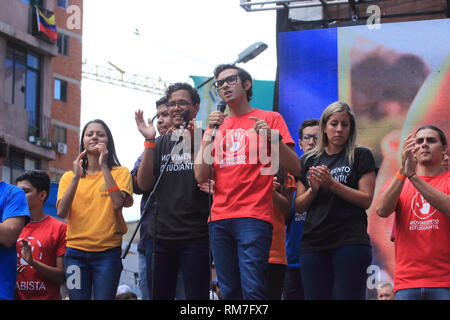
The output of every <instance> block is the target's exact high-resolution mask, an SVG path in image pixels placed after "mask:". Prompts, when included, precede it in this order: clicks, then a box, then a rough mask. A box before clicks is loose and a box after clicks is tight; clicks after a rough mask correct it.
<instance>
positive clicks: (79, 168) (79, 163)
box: [73, 149, 87, 178]
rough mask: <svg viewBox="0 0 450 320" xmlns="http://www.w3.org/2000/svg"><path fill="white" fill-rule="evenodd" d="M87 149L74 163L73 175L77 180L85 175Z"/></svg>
mask: <svg viewBox="0 0 450 320" xmlns="http://www.w3.org/2000/svg"><path fill="white" fill-rule="evenodd" d="M86 152H87V151H86V149H85V150H83V151H82V152H81V153H80V154H79V155H78V157H77V158H76V159H75V161H74V162H73V175H74V176H75V177H77V178H79V177H81V175H82V174H83V157H84V156H85V155H86Z"/></svg>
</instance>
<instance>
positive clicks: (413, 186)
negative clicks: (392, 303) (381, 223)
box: [377, 125, 450, 300]
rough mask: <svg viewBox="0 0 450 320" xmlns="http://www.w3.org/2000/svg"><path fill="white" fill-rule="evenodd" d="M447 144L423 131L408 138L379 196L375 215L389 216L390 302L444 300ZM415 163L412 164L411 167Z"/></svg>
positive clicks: (449, 265) (449, 262) (448, 284)
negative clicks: (396, 168)
mask: <svg viewBox="0 0 450 320" xmlns="http://www.w3.org/2000/svg"><path fill="white" fill-rule="evenodd" d="M446 153H447V139H446V137H445V134H444V133H443V132H442V130H440V129H439V128H437V127H435V126H432V125H426V126H423V127H420V128H419V129H418V130H417V131H416V133H415V135H414V136H413V135H411V134H410V135H409V136H408V137H407V138H406V139H405V142H404V145H403V148H402V158H401V160H402V163H401V167H400V169H399V171H398V172H397V173H396V175H395V179H393V180H392V182H391V184H390V185H389V186H388V187H387V188H386V189H385V190H384V192H383V193H382V195H381V196H380V200H379V203H378V206H377V214H378V215H379V216H380V217H383V218H385V217H388V216H390V215H391V213H392V212H394V211H395V242H394V244H395V260H396V270H395V276H394V289H395V299H396V300H419V299H429V300H438V299H444V300H448V299H450V272H449V270H450V172H449V171H447V170H446V169H445V168H444V166H443V161H442V160H443V158H444V157H445V155H446ZM416 161H417V164H416Z"/></svg>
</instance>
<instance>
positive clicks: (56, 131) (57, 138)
mask: <svg viewBox="0 0 450 320" xmlns="http://www.w3.org/2000/svg"><path fill="white" fill-rule="evenodd" d="M53 138H54V139H53V141H54V142H55V143H56V144H57V143H58V142H59V143H65V144H67V129H66V128H64V127H60V126H56V125H55V126H54V127H53Z"/></svg>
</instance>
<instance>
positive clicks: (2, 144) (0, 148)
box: [0, 136, 9, 158]
mask: <svg viewBox="0 0 450 320" xmlns="http://www.w3.org/2000/svg"><path fill="white" fill-rule="evenodd" d="M8 151H9V144H8V142H6V139H5V137H4V136H0V158H6V157H7V156H8Z"/></svg>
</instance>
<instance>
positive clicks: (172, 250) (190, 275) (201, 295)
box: [145, 239, 210, 300]
mask: <svg viewBox="0 0 450 320" xmlns="http://www.w3.org/2000/svg"><path fill="white" fill-rule="evenodd" d="M152 253H153V239H150V240H149V241H148V243H147V249H146V252H145V256H146V258H147V280H148V288H149V291H150V297H151V299H152V300H173V299H175V292H176V286H177V276H178V271H180V272H181V274H182V277H183V284H184V289H185V293H186V299H188V300H208V299H209V297H208V293H209V280H210V269H209V246H208V241H207V240H206V241H199V242H192V241H191V242H190V241H170V240H156V252H155V275H154V276H155V277H154V279H155V287H154V297H153V296H152V259H153V254H152Z"/></svg>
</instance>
